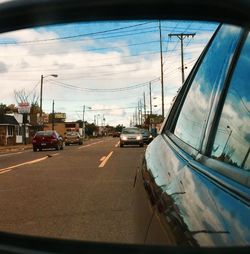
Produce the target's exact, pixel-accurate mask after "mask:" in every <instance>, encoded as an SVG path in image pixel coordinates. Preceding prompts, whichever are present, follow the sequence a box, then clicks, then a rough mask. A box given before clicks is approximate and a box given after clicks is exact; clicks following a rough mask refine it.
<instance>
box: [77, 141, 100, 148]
mask: <svg viewBox="0 0 250 254" xmlns="http://www.w3.org/2000/svg"><path fill="white" fill-rule="evenodd" d="M102 142H103V140H102V141H98V142H95V143H91V144H88V145H86V146H81V147H78V149H82V148H85V147H90V146H93V145H96V144H99V143H102Z"/></svg>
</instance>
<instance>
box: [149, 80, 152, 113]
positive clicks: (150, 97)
mask: <svg viewBox="0 0 250 254" xmlns="http://www.w3.org/2000/svg"><path fill="white" fill-rule="evenodd" d="M149 102H150V104H149V105H150V115H152V94H151V82H149Z"/></svg>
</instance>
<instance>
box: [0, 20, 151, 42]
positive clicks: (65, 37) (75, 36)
mask: <svg viewBox="0 0 250 254" xmlns="http://www.w3.org/2000/svg"><path fill="white" fill-rule="evenodd" d="M149 23H152V21H150V22H144V23H142V24H135V25H130V26H125V27H119V28H114V29H108V30H103V31H98V32H93V33H86V34H77V35H71V36H63V37H58V38H49V39H41V40H32V41H20V42H0V44H3V45H18V44H28V43H39V42H49V41H58V40H67V39H72V38H78V37H85V36H93V35H97V34H103V33H109V32H113V31H118V30H123V29H128V28H132V27H138V26H143V25H146V24H149Z"/></svg>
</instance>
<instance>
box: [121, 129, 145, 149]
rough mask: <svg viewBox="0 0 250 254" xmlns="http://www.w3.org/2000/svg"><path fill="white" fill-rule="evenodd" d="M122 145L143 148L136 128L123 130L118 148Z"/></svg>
mask: <svg viewBox="0 0 250 254" xmlns="http://www.w3.org/2000/svg"><path fill="white" fill-rule="evenodd" d="M124 145H139V146H140V147H142V146H143V138H142V134H141V132H140V129H138V128H124V129H123V130H122V133H121V135H120V147H123V146H124Z"/></svg>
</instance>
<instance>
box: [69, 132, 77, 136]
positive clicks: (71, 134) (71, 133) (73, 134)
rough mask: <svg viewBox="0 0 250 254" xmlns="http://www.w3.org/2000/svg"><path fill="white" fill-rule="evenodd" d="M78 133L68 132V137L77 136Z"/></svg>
mask: <svg viewBox="0 0 250 254" xmlns="http://www.w3.org/2000/svg"><path fill="white" fill-rule="evenodd" d="M77 135H78V133H77V132H67V133H66V136H77Z"/></svg>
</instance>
